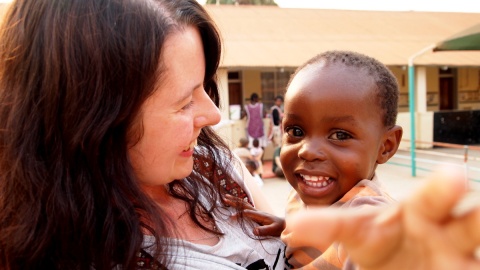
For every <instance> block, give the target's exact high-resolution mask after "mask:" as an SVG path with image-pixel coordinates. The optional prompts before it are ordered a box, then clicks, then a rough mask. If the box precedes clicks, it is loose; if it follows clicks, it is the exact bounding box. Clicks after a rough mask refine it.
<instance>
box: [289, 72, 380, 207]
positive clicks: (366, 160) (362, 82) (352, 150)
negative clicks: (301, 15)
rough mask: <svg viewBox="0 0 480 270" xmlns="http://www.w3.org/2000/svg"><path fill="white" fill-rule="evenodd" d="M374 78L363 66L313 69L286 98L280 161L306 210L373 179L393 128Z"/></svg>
mask: <svg viewBox="0 0 480 270" xmlns="http://www.w3.org/2000/svg"><path fill="white" fill-rule="evenodd" d="M375 93H376V85H375V83H374V81H373V79H372V78H371V77H370V76H369V75H368V73H366V72H365V71H364V70H362V69H361V67H358V68H357V67H355V68H354V67H346V66H344V65H343V64H341V63H340V64H329V65H328V66H325V65H323V64H322V63H317V64H313V65H310V66H307V67H305V68H303V69H302V70H300V71H299V72H298V73H297V74H296V76H295V77H294V78H293V80H292V81H291V83H290V85H289V87H288V90H287V93H286V96H285V113H284V119H283V127H284V131H285V133H284V137H283V145H282V150H281V155H280V159H281V162H282V165H283V170H284V173H285V177H286V178H287V180H288V182H289V183H290V184H291V185H292V187H293V188H294V189H295V190H296V191H297V193H298V194H299V195H300V197H301V199H302V200H303V202H304V203H305V204H307V205H331V204H332V203H334V202H336V201H338V200H339V199H340V198H342V197H343V196H344V195H345V194H346V193H347V192H348V191H349V190H350V189H351V188H352V187H353V186H355V185H356V184H357V183H358V182H359V181H360V180H362V179H371V178H372V177H373V175H374V172H375V168H376V166H377V163H381V162H378V160H379V156H381V154H382V152H383V151H384V150H385V147H384V141H385V138H386V134H387V133H388V128H386V127H385V126H384V125H383V120H382V119H383V118H382V117H383V114H384V112H383V110H381V108H380V105H379V104H378V98H377V97H376V95H375Z"/></svg>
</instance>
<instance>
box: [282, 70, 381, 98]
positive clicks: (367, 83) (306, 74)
mask: <svg viewBox="0 0 480 270" xmlns="http://www.w3.org/2000/svg"><path fill="white" fill-rule="evenodd" d="M326 82H330V83H337V84H351V85H352V86H355V85H358V83H362V84H363V87H361V88H363V89H365V87H367V88H369V89H371V90H374V89H375V81H374V79H373V77H372V76H370V75H369V74H368V72H367V71H366V70H365V69H363V68H361V67H353V66H347V65H345V64H343V63H337V62H335V63H328V64H326V63H325V62H324V61H321V62H317V63H313V64H310V65H307V66H305V67H304V68H303V69H301V70H299V71H298V72H297V73H296V75H295V76H294V77H293V78H292V81H291V82H290V84H289V86H288V88H287V91H286V93H285V102H286V101H287V99H288V98H289V96H291V95H293V94H297V92H298V91H302V90H303V91H305V90H307V91H311V90H313V89H312V87H310V88H309V87H306V86H312V85H313V86H315V85H317V84H320V83H326Z"/></svg>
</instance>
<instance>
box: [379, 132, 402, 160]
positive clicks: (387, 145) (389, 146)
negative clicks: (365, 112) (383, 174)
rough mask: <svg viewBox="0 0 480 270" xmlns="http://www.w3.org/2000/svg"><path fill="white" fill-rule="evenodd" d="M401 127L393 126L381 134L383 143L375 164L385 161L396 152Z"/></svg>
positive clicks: (400, 135) (400, 138) (400, 137)
mask: <svg viewBox="0 0 480 270" xmlns="http://www.w3.org/2000/svg"><path fill="white" fill-rule="evenodd" d="M402 135H403V129H402V127H401V126H397V125H395V126H393V127H392V128H390V129H389V130H387V131H386V132H385V134H384V136H383V145H382V147H381V148H380V151H379V152H378V156H377V164H383V163H385V162H387V161H388V160H389V159H390V158H391V157H392V156H393V155H395V153H396V152H397V149H398V146H399V145H400V141H401V140H402Z"/></svg>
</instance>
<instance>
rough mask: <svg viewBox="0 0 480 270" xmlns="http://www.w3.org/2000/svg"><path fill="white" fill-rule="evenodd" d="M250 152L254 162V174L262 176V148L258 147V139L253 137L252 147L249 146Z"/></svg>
mask: <svg viewBox="0 0 480 270" xmlns="http://www.w3.org/2000/svg"><path fill="white" fill-rule="evenodd" d="M250 154H251V155H252V158H253V160H254V161H255V164H256V167H257V169H256V174H257V175H258V176H259V177H262V174H263V161H262V159H263V149H262V148H261V147H260V142H259V141H258V139H253V142H252V147H251V148H250Z"/></svg>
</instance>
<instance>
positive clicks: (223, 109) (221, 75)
mask: <svg viewBox="0 0 480 270" xmlns="http://www.w3.org/2000/svg"><path fill="white" fill-rule="evenodd" d="M217 85H218V92H219V94H220V114H221V115H222V121H229V120H230V108H229V105H230V104H228V100H229V97H228V70H227V69H226V68H219V69H218V70H217Z"/></svg>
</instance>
